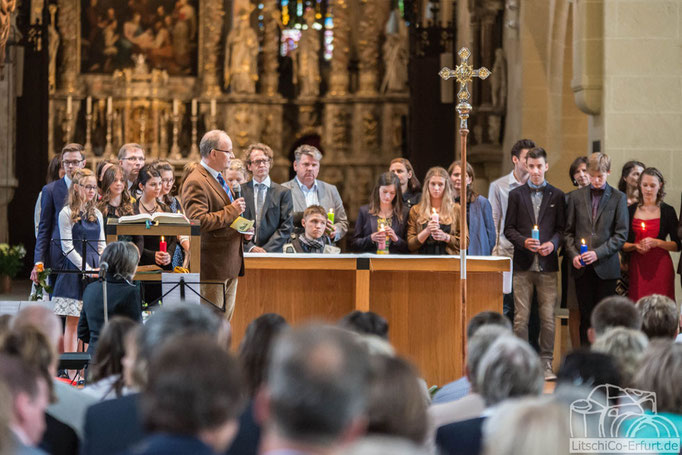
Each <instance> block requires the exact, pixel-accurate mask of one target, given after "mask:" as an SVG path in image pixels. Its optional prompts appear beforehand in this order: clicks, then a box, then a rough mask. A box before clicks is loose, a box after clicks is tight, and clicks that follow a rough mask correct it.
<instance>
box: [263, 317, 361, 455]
mask: <svg viewBox="0 0 682 455" xmlns="http://www.w3.org/2000/svg"><path fill="white" fill-rule="evenodd" d="M368 378H369V362H368V356H367V353H366V351H365V350H364V349H363V348H362V346H361V345H360V344H358V343H357V341H356V340H355V339H354V338H353V336H352V334H350V333H348V332H347V331H344V330H343V329H339V328H336V327H327V326H316V325H310V326H303V327H297V328H293V329H292V330H289V331H287V332H285V333H283V334H282V336H281V337H280V338H279V340H278V342H277V344H276V345H275V347H274V350H273V353H272V360H271V362H270V369H269V372H268V378H267V383H266V384H265V386H264V387H263V389H261V392H260V393H259V395H258V397H257V398H256V405H255V408H256V416H257V418H258V419H259V420H260V421H261V422H262V424H263V438H262V441H261V446H260V453H261V454H262V455H272V454H276V453H291V452H297V453H298V452H301V453H327V452H330V453H333V452H334V451H336V450H338V449H339V448H340V446H341V445H342V444H347V443H349V442H352V441H353V440H355V439H357V438H358V437H360V436H361V435H362V433H363V431H364V427H365V422H366V405H367V399H368V398H367V392H368V388H369V383H368Z"/></svg>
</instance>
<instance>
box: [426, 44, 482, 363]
mask: <svg viewBox="0 0 682 455" xmlns="http://www.w3.org/2000/svg"><path fill="white" fill-rule="evenodd" d="M457 55H459V57H460V58H461V59H462V61H461V63H460V64H459V65H457V67H456V68H455V69H454V70H451V69H450V68H447V67H443V69H442V70H440V72H439V73H438V75H439V76H440V77H442V78H443V79H445V80H448V79H450V78H451V77H454V78H455V79H456V80H457V83H459V91H458V92H457V100H458V101H459V102H458V103H457V106H456V109H457V114H458V115H459V139H460V150H461V151H462V159H461V161H462V165H461V166H460V171H461V174H462V180H461V186H460V189H459V194H460V198H459V201H460V207H459V210H460V211H459V223H460V224H459V226H460V228H459V233H460V234H459V236H460V237H459V238H460V252H459V258H460V266H459V296H460V304H461V307H460V308H461V310H460V311H461V313H462V314H461V315H462V321H461V323H462V324H461V330H462V336H463V337H466V325H467V262H466V261H467V259H466V257H467V253H466V249H465V248H464V247H463V245H466V239H467V215H466V213H467V212H466V210H467V205H466V200H467V184H466V181H467V179H466V168H467V135H468V134H469V125H468V122H467V120H468V119H469V113H470V112H471V110H472V107H471V104H469V100H470V99H471V93H469V86H468V84H469V82H471V80H472V79H473V78H474V77H478V78H481V79H487V78H488V76H490V74H491V72H490V70H489V69H488V68H486V67H485V66H483V67H481V68H480V69H477V70H475V69H473V66H472V65H470V64H469V57H471V51H469V49H467V48H466V47H463V48H461V49H460V50H459V52H457ZM465 355H466V344H465V343H464V339H463V340H462V359H464V358H465Z"/></svg>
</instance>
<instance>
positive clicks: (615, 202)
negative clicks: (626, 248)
mask: <svg viewBox="0 0 682 455" xmlns="http://www.w3.org/2000/svg"><path fill="white" fill-rule="evenodd" d="M587 171H588V173H589V174H590V179H591V184H590V185H589V186H586V187H584V188H581V189H579V190H576V191H573V192H572V193H571V194H570V195H569V197H568V201H567V203H568V210H567V214H566V232H565V240H566V253H567V254H568V257H569V259H570V260H571V262H572V264H573V268H574V271H573V272H574V275H575V289H576V296H577V298H578V309H579V310H580V342H581V344H582V345H583V346H588V344H589V343H588V339H587V329H588V328H589V327H590V316H591V314H592V310H593V309H594V307H595V306H596V305H597V303H599V302H600V301H601V300H602V299H604V298H605V297H608V296H611V295H614V294H615V293H616V283H617V280H618V278H620V261H619V259H618V251H619V250H620V249H621V248H622V247H623V244H624V243H625V240H626V239H627V236H628V219H629V218H628V207H627V198H626V196H625V194H624V193H621V192H620V191H618V190H617V189H615V188H613V187H612V186H610V185H609V184H608V183H606V178H607V177H608V176H609V174H610V173H611V158H609V157H608V155H606V154H604V153H593V154H592V155H590V156H589V158H588V161H587ZM581 245H585V247H583V251H584V252H581Z"/></svg>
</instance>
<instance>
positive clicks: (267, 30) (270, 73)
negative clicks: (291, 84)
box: [261, 0, 284, 96]
mask: <svg viewBox="0 0 682 455" xmlns="http://www.w3.org/2000/svg"><path fill="white" fill-rule="evenodd" d="M281 14H282V13H281V12H280V11H279V8H278V7H277V2H276V0H268V1H267V2H265V5H264V7H263V80H262V82H261V88H262V91H263V93H265V94H266V95H268V96H274V95H275V94H276V93H277V84H278V80H279V74H278V73H277V65H278V62H277V57H278V55H279V31H280V29H283V28H284V25H283V24H282V19H281Z"/></svg>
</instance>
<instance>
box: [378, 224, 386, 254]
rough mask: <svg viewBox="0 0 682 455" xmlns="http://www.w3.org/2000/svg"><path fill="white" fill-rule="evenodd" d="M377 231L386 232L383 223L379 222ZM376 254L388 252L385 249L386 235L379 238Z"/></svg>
mask: <svg viewBox="0 0 682 455" xmlns="http://www.w3.org/2000/svg"><path fill="white" fill-rule="evenodd" d="M379 232H386V225H385V224H384V223H381V226H379ZM377 254H388V250H387V249H386V237H384V238H383V239H382V240H379V242H378V244H377Z"/></svg>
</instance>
